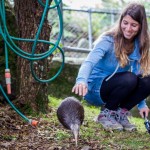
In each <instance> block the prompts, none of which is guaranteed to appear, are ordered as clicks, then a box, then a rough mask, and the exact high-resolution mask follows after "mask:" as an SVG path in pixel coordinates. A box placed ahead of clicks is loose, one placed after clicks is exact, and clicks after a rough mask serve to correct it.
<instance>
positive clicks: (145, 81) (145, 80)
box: [139, 76, 150, 90]
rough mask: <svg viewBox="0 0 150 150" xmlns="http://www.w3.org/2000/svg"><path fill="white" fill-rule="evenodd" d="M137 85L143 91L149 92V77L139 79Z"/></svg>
mask: <svg viewBox="0 0 150 150" xmlns="http://www.w3.org/2000/svg"><path fill="white" fill-rule="evenodd" d="M139 84H140V86H142V87H143V88H144V89H147V90H150V76H148V77H143V78H140V82H139Z"/></svg>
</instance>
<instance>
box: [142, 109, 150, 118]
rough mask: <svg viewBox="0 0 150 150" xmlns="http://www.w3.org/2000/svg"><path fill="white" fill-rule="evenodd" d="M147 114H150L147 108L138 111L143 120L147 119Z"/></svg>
mask: <svg viewBox="0 0 150 150" xmlns="http://www.w3.org/2000/svg"><path fill="white" fill-rule="evenodd" d="M149 112H150V109H149V108H148V107H144V108H142V109H140V115H141V117H142V118H144V117H146V118H147V117H148V114H149ZM144 114H145V116H144Z"/></svg>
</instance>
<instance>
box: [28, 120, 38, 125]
mask: <svg viewBox="0 0 150 150" xmlns="http://www.w3.org/2000/svg"><path fill="white" fill-rule="evenodd" d="M29 124H30V125H31V126H33V127H36V126H37V125H38V121H36V120H32V119H30V120H29Z"/></svg>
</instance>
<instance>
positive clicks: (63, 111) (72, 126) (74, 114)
mask: <svg viewBox="0 0 150 150" xmlns="http://www.w3.org/2000/svg"><path fill="white" fill-rule="evenodd" d="M57 118H58V120H59V122H60V123H61V124H62V125H63V126H64V127H65V128H66V129H68V130H71V131H72V133H73V135H74V138H75V142H76V146H77V139H78V134H79V130H80V126H81V125H82V123H83V120H84V108H83V106H82V104H81V103H80V101H79V100H78V99H76V98H75V97H67V98H65V99H64V100H63V101H62V102H61V104H60V106H59V107H58V109H57Z"/></svg>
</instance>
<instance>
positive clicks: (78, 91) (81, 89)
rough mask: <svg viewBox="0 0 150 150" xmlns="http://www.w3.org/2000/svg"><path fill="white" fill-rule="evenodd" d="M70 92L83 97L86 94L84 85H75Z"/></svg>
mask: <svg viewBox="0 0 150 150" xmlns="http://www.w3.org/2000/svg"><path fill="white" fill-rule="evenodd" d="M72 92H74V93H75V94H78V95H79V96H85V95H86V93H87V86H86V85H85V84H84V83H79V84H76V85H75V86H74V87H73V88H72Z"/></svg>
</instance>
